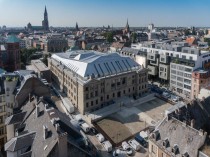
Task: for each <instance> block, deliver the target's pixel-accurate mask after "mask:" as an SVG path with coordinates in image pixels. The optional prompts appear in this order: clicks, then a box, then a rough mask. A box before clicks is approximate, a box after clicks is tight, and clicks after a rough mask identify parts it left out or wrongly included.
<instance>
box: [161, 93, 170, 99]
mask: <svg viewBox="0 0 210 157" xmlns="http://www.w3.org/2000/svg"><path fill="white" fill-rule="evenodd" d="M162 96H163V97H164V98H166V99H168V98H170V97H171V95H170V93H168V92H163V94H162Z"/></svg>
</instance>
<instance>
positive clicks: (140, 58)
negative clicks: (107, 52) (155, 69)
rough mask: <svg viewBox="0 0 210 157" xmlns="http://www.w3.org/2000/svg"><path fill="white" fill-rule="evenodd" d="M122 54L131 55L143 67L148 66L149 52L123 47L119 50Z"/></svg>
mask: <svg viewBox="0 0 210 157" xmlns="http://www.w3.org/2000/svg"><path fill="white" fill-rule="evenodd" d="M118 53H119V54H120V55H122V56H128V57H131V58H132V59H133V60H134V61H136V62H137V63H138V64H139V65H141V66H143V67H147V53H146V52H143V51H140V50H137V49H133V48H130V47H123V48H122V50H121V51H119V52H118Z"/></svg>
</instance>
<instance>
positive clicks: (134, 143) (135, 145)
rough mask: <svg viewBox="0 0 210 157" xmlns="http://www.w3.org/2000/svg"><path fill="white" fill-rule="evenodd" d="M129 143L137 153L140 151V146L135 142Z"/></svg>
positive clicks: (130, 141)
mask: <svg viewBox="0 0 210 157" xmlns="http://www.w3.org/2000/svg"><path fill="white" fill-rule="evenodd" d="M128 143H129V144H130V146H131V147H132V148H133V149H134V150H135V151H139V150H140V149H141V146H140V144H139V143H138V142H137V141H136V140H135V139H132V140H129V141H128Z"/></svg>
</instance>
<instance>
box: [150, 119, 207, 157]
mask: <svg viewBox="0 0 210 157" xmlns="http://www.w3.org/2000/svg"><path fill="white" fill-rule="evenodd" d="M155 131H158V132H159V138H157V140H155V139H153V138H151V137H150V139H151V140H152V141H153V142H155V143H156V144H157V145H158V146H159V147H160V148H163V149H164V150H165V151H166V152H167V153H168V154H169V155H172V147H174V146H175V145H177V146H178V149H179V153H178V154H177V155H176V157H182V155H183V154H185V153H188V154H189V156H190V157H197V155H198V149H200V148H201V147H202V146H203V145H204V142H205V139H206V134H205V133H203V132H201V131H198V130H196V129H194V128H192V127H190V126H188V125H186V124H185V123H182V122H181V121H179V120H177V119H175V118H171V119H169V120H168V119H167V118H165V119H164V120H163V121H162V122H161V123H160V124H159V125H158V126H157V127H156V128H155ZM155 131H154V132H155ZM166 139H167V140H168V141H169V145H168V146H167V147H166V148H164V146H163V141H164V140H166Z"/></svg>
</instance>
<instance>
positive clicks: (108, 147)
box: [102, 141, 112, 152]
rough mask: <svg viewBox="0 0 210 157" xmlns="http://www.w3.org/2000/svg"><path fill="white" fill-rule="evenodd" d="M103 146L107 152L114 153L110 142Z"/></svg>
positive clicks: (105, 142)
mask: <svg viewBox="0 0 210 157" xmlns="http://www.w3.org/2000/svg"><path fill="white" fill-rule="evenodd" d="M102 145H103V146H104V148H105V149H106V151H107V152H111V151H112V144H111V143H110V142H109V141H104V142H102Z"/></svg>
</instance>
